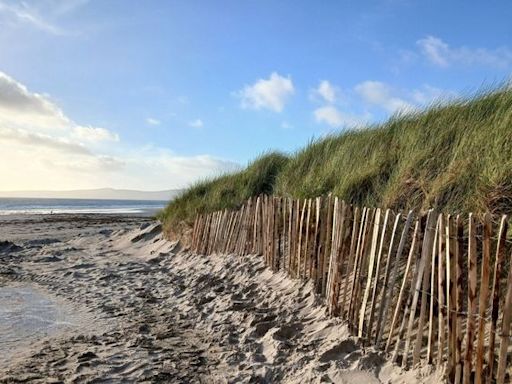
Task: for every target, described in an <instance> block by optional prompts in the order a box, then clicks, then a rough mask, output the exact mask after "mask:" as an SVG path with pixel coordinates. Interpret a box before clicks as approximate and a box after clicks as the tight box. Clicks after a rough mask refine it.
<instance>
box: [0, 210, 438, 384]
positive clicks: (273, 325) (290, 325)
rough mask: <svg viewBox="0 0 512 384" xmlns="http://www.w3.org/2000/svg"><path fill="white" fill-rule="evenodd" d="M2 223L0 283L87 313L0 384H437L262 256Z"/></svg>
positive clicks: (119, 227)
mask: <svg viewBox="0 0 512 384" xmlns="http://www.w3.org/2000/svg"><path fill="white" fill-rule="evenodd" d="M0 228H1V229H0V240H2V241H4V242H3V243H0V286H2V287H6V286H14V285H16V284H23V286H33V287H36V288H37V289H39V290H42V291H44V292H45V294H46V295H48V297H54V298H55V300H60V302H62V303H63V304H62V305H65V306H66V308H67V310H69V311H74V312H76V313H78V314H82V316H78V319H77V320H76V321H75V323H74V324H73V326H72V327H69V328H67V329H66V330H65V331H61V332H56V333H53V334H51V335H49V336H45V337H41V336H38V337H37V339H34V340H30V344H27V343H25V344H20V346H19V347H18V348H17V350H16V351H13V353H10V354H9V357H7V358H6V359H5V361H3V364H0V382H40V383H46V382H61V381H63V382H91V381H95V382H103V381H107V382H172V383H380V382H383V383H406V382H407V383H412V382H425V383H436V382H439V381H440V376H439V374H438V373H435V372H434V373H433V372H429V371H428V370H423V371H408V372H403V371H401V370H400V369H398V368H397V367H394V366H393V365H391V364H389V363H388V362H387V361H386V359H385V356H383V355H382V354H380V353H379V352H377V351H375V350H373V349H371V348H363V347H362V346H361V345H360V344H359V343H358V342H357V340H356V339H355V338H353V337H351V336H350V335H349V333H348V330H347V327H346V325H345V324H343V323H342V322H341V321H340V320H338V319H332V318H329V317H328V316H327V315H326V311H325V308H324V306H323V305H322V303H321V302H320V301H319V299H318V298H317V297H316V296H315V295H314V293H313V287H312V286H311V284H309V283H304V282H301V281H292V280H290V279H288V278H287V277H286V276H284V275H283V274H280V273H272V272H271V271H269V270H268V269H266V268H265V267H264V265H263V261H262V260H261V258H259V257H256V256H249V257H244V258H240V257H235V256H232V255H231V256H212V257H204V256H197V255H191V254H189V253H187V252H186V251H185V250H181V249H180V247H179V246H178V244H175V243H170V242H168V241H166V240H165V239H164V238H163V237H162V233H161V228H160V226H159V224H158V223H154V222H151V221H150V220H149V219H144V218H130V217H113V216H111V217H107V216H76V215H75V216H73V217H70V216H69V215H63V216H57V217H52V218H51V220H48V219H47V218H44V216H40V217H24V218H22V217H16V218H13V217H11V218H2V219H1V222H0ZM74 318H75V319H76V318H77V316H75V317H74ZM0 332H1V328H0ZM1 348H2V346H0V349H1ZM0 356H2V355H0Z"/></svg>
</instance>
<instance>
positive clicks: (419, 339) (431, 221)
mask: <svg viewBox="0 0 512 384" xmlns="http://www.w3.org/2000/svg"><path fill="white" fill-rule="evenodd" d="M436 220H437V215H435V214H434V211H432V210H431V211H430V212H429V214H428V215H427V225H426V228H425V232H424V236H423V245H422V250H421V251H422V257H421V258H422V259H423V255H425V267H424V272H423V281H422V284H421V285H420V287H421V306H420V315H419V320H418V330H417V332H416V343H415V345H414V349H413V354H412V364H413V366H416V365H417V364H418V363H419V361H420V354H421V348H422V346H423V335H424V332H425V329H424V328H425V315H426V311H427V302H428V289H429V285H430V275H431V264H432V251H433V243H434V236H435V233H436V227H435V223H436ZM415 294H418V295H419V292H415ZM414 310H415V306H414V299H413V306H412V308H411V315H413V311H414ZM411 317H412V316H411ZM409 321H410V320H409Z"/></svg>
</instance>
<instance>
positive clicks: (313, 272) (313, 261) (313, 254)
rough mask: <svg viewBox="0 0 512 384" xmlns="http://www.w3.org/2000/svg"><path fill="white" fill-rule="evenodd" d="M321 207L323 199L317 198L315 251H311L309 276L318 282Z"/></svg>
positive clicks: (314, 236)
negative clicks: (317, 258)
mask: <svg viewBox="0 0 512 384" xmlns="http://www.w3.org/2000/svg"><path fill="white" fill-rule="evenodd" d="M320 206H321V199H320V197H317V198H316V199H315V229H314V235H313V249H312V251H311V264H310V266H309V275H310V276H311V279H313V281H316V269H317V265H316V264H317V263H316V255H317V249H318V238H319V230H320V228H319V226H320Z"/></svg>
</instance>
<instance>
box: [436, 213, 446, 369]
mask: <svg viewBox="0 0 512 384" xmlns="http://www.w3.org/2000/svg"><path fill="white" fill-rule="evenodd" d="M446 262H447V256H446V230H445V218H444V216H443V215H442V214H440V215H439V218H438V258H437V283H438V285H437V301H438V308H439V311H438V314H437V316H438V323H437V328H438V333H437V364H438V365H439V366H441V365H442V364H443V363H444V361H445V358H444V356H445V353H444V350H445V346H446V342H447V337H446V329H447V328H446V324H447V322H448V312H447V307H446V301H447V292H448V288H447V284H448V280H447V273H446Z"/></svg>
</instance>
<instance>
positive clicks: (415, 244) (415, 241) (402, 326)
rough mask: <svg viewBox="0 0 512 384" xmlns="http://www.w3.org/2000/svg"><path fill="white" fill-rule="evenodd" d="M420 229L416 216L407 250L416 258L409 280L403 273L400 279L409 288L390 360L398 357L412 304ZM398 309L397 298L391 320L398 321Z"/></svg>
mask: <svg viewBox="0 0 512 384" xmlns="http://www.w3.org/2000/svg"><path fill="white" fill-rule="evenodd" d="M421 231H422V224H421V218H418V219H417V220H416V224H415V226H414V235H413V239H412V242H411V248H410V250H409V257H410V258H413V257H414V256H416V258H415V259H414V273H413V275H412V278H411V280H410V282H409V281H408V276H407V275H408V274H404V280H403V281H402V287H404V285H405V286H407V285H409V286H410V289H409V290H408V293H407V299H406V301H405V305H404V310H403V315H402V321H401V324H400V328H399V329H398V332H397V335H396V338H395V339H396V341H395V348H394V350H393V354H392V356H391V361H392V362H396V360H397V357H398V352H399V350H400V344H401V341H402V338H403V336H404V332H405V330H406V325H407V320H408V317H407V316H408V314H409V310H410V307H411V304H412V299H413V295H414V292H415V291H414V284H415V282H416V280H417V278H418V272H419V268H418V267H419V265H420V260H421V254H420V252H419V244H420V239H421ZM411 262H412V259H411ZM400 309H401V301H400V300H398V302H397V305H396V308H395V316H393V322H395V318H396V321H398V319H399V313H400ZM392 336H393V332H390V333H389V338H388V344H387V345H386V350H388V348H389V346H390V342H391V337H392ZM404 358H406V357H405V356H402V363H403V360H404Z"/></svg>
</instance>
